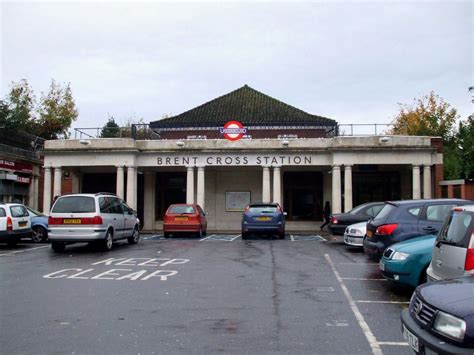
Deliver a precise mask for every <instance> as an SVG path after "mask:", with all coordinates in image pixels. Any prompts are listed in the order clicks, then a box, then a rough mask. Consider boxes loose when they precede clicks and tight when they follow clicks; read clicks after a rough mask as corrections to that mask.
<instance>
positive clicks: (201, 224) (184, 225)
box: [163, 204, 207, 238]
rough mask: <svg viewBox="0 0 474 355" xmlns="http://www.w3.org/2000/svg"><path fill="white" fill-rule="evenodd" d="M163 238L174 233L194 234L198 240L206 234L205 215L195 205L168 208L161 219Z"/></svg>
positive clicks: (199, 207)
mask: <svg viewBox="0 0 474 355" xmlns="http://www.w3.org/2000/svg"><path fill="white" fill-rule="evenodd" d="M163 233H164V236H165V238H169V237H170V235H171V234H173V235H174V234H176V233H195V234H197V235H198V236H199V237H200V238H201V237H202V236H204V235H205V234H206V233H207V218H206V213H205V212H204V211H203V209H202V208H201V206H199V205H196V204H176V205H171V206H169V207H168V210H167V211H166V213H165V216H164V218H163Z"/></svg>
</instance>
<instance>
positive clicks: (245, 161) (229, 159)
mask: <svg viewBox="0 0 474 355" xmlns="http://www.w3.org/2000/svg"><path fill="white" fill-rule="evenodd" d="M156 162H157V165H158V166H181V165H184V166H186V165H198V164H203V165H208V166H220V165H311V164H312V157H311V156H305V155H303V156H301V155H279V156H269V155H257V156H252V157H250V156H208V157H199V156H173V157H158V158H157V161H156Z"/></svg>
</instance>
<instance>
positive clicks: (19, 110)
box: [0, 79, 35, 132]
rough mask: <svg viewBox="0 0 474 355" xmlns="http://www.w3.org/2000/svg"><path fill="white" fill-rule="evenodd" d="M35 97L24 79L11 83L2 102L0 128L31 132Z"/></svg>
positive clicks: (33, 122)
mask: <svg viewBox="0 0 474 355" xmlns="http://www.w3.org/2000/svg"><path fill="white" fill-rule="evenodd" d="M34 106H35V96H34V94H33V90H32V89H31V87H30V86H29V84H28V82H27V81H26V80H25V79H22V80H20V81H19V82H18V83H12V86H11V89H10V93H9V94H8V96H7V97H6V99H5V100H4V101H2V108H1V111H2V113H1V116H0V126H1V127H3V128H6V129H8V130H12V131H25V132H31V130H33V129H34V126H35V121H34V112H33V110H34Z"/></svg>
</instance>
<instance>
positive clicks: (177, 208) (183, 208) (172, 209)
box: [168, 206, 195, 214]
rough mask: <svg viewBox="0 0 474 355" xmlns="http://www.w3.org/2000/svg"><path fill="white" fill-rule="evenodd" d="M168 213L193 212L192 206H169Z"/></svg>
mask: <svg viewBox="0 0 474 355" xmlns="http://www.w3.org/2000/svg"><path fill="white" fill-rule="evenodd" d="M168 213H171V214H194V213H195V212H194V207H193V206H171V207H170V209H169V211H168Z"/></svg>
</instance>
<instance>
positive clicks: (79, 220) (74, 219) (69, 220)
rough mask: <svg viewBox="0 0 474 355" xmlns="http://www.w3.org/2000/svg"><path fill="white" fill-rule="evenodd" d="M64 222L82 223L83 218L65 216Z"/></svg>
mask: <svg viewBox="0 0 474 355" xmlns="http://www.w3.org/2000/svg"><path fill="white" fill-rule="evenodd" d="M63 224H82V220H81V219H80V218H64V219H63Z"/></svg>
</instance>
